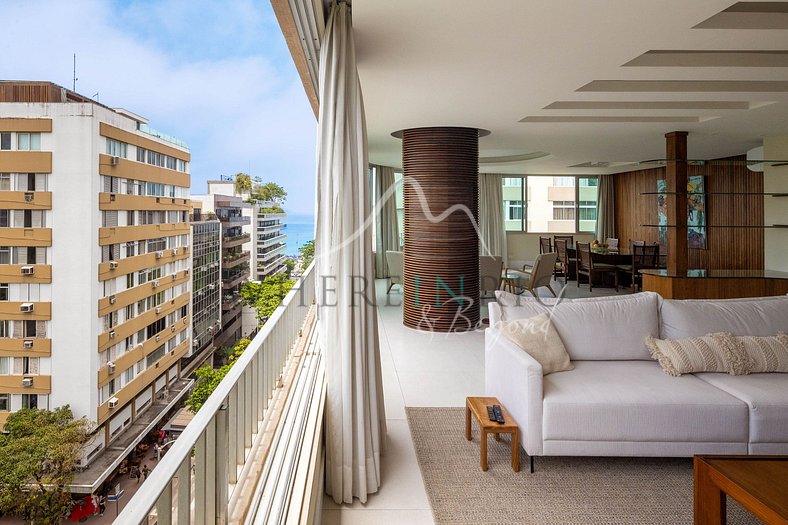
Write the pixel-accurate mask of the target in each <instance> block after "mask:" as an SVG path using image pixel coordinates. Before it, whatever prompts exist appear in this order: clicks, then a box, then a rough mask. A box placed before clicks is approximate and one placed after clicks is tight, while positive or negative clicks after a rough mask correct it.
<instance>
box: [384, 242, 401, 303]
mask: <svg viewBox="0 0 788 525" xmlns="http://www.w3.org/2000/svg"><path fill="white" fill-rule="evenodd" d="M404 259H405V254H404V253H403V252H397V251H393V250H387V251H386V264H388V267H389V288H388V290H386V293H387V294H388V293H389V292H390V291H391V288H392V287H393V286H394V285H395V284H398V285H400V286H402V271H403V266H404Z"/></svg>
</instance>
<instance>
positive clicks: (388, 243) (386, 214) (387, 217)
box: [375, 166, 399, 279]
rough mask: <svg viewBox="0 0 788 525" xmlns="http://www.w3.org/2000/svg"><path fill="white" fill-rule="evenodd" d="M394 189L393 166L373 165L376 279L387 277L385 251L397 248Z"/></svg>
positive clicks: (397, 227) (387, 269) (397, 233)
mask: <svg viewBox="0 0 788 525" xmlns="http://www.w3.org/2000/svg"><path fill="white" fill-rule="evenodd" d="M394 190H395V185H394V168H389V167H388V166H375V206H376V210H375V211H376V213H375V227H376V228H377V231H376V233H377V235H376V236H375V239H376V241H377V243H376V246H375V273H376V275H375V277H377V278H378V279H383V278H386V277H389V267H388V263H387V262H386V251H387V250H394V251H397V250H399V224H398V223H397V201H396V195H395V193H394Z"/></svg>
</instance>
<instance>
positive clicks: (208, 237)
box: [185, 201, 222, 368]
mask: <svg viewBox="0 0 788 525" xmlns="http://www.w3.org/2000/svg"><path fill="white" fill-rule="evenodd" d="M190 245H191V247H192V347H191V349H190V351H189V352H187V354H186V356H185V358H188V360H189V362H190V363H192V362H194V363H195V364H194V366H197V362H202V361H203V360H204V359H205V358H207V357H208V356H209V355H210V354H211V353H212V352H213V349H214V348H215V346H214V344H213V342H214V339H215V338H216V337H217V336H218V335H219V332H220V331H221V329H222V225H221V222H219V219H218V218H217V217H216V215H215V214H213V213H203V212H202V203H200V202H196V201H195V202H194V203H192V216H191V242H190ZM189 368H192V367H189Z"/></svg>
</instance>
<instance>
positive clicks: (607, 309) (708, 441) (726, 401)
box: [485, 292, 788, 457]
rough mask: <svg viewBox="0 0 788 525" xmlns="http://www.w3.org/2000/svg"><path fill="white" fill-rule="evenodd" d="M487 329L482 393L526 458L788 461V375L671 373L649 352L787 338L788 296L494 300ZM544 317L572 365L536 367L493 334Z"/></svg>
mask: <svg viewBox="0 0 788 525" xmlns="http://www.w3.org/2000/svg"><path fill="white" fill-rule="evenodd" d="M489 309H490V314H489V315H490V326H491V327H490V328H488V329H487V331H486V333H485V382H486V394H487V395H488V396H495V397H497V398H498V399H499V401H500V402H501V403H502V404H503V405H504V406H505V407H506V408H507V409H508V410H509V412H510V413H511V414H512V416H513V417H514V418H515V420H516V421H517V423H518V425H519V426H520V430H521V432H522V435H521V442H522V444H523V447H524V449H525V451H526V452H527V453H528V454H529V455H531V456H558V455H561V456H665V457H681V456H692V455H693V454H788V374H780V373H768V374H750V375H739V376H732V375H728V374H723V373H697V374H688V375H683V376H681V377H672V376H669V375H667V374H666V373H665V372H663V370H662V368H660V366H659V364H658V363H657V362H656V361H654V360H653V359H652V358H651V356H650V354H649V351H648V349H647V348H646V345H645V339H646V337H647V336H648V335H651V336H654V337H660V338H662V339H679V338H685V337H695V336H702V335H706V334H708V333H712V332H721V331H727V332H731V333H732V334H733V335H758V336H766V335H776V334H777V333H778V332H781V331H782V332H788V297H784V296H783V297H766V298H757V299H737V300H719V301H712V300H708V301H707V300H698V301H694V300H693V301H672V300H663V299H662V298H661V297H660V296H658V295H657V294H654V293H648V292H646V293H639V294H635V295H630V296H615V297H603V298H593V299H575V300H563V301H560V300H559V301H551V300H544V301H537V300H535V299H527V298H525V297H522V296H515V295H512V294H506V293H499V294H498V300H497V302H495V303H491V304H490V305H489ZM544 312H549V314H550V316H551V320H552V323H553V325H554V326H555V328H556V330H557V331H558V334H559V335H560V337H561V340H562V341H563V343H564V346H565V347H566V349H567V351H568V353H569V356H570V358H571V359H572V363H573V364H574V370H571V371H564V372H556V373H552V374H548V375H546V376H543V375H542V368H541V365H540V364H539V363H538V362H537V361H536V360H534V359H533V358H532V357H531V356H530V355H528V354H527V353H526V352H524V351H523V350H522V349H521V348H519V347H518V346H517V345H515V344H514V343H513V342H512V341H511V340H510V339H508V338H507V337H506V336H504V335H503V334H502V333H501V332H500V331H499V330H498V329H496V328H495V326H496V324H497V323H498V322H499V321H506V320H512V319H524V318H529V317H533V316H536V315H538V314H541V313H544Z"/></svg>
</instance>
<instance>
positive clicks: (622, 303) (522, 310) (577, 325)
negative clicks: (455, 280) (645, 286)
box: [496, 292, 659, 361]
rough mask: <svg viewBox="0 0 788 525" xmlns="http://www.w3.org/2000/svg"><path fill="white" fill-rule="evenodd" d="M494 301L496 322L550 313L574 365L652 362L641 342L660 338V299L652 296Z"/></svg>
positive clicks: (499, 297) (507, 298)
mask: <svg viewBox="0 0 788 525" xmlns="http://www.w3.org/2000/svg"><path fill="white" fill-rule="evenodd" d="M496 298H497V301H498V304H499V305H500V310H501V316H500V317H501V318H500V319H498V320H502V321H511V320H514V319H528V318H530V317H535V316H537V315H540V314H543V313H548V314H549V315H550V320H551V321H552V323H553V326H555V329H556V331H557V332H558V335H560V336H561V340H562V341H563V343H564V346H565V347H566V351H567V352H568V353H569V357H570V358H571V359H572V360H573V361H575V360H612V359H646V360H649V361H650V360H651V357H650V355H649V351H648V349H647V348H646V343H645V340H646V337H648V336H657V335H658V334H659V306H658V305H659V296H658V295H657V294H655V293H653V292H643V293H638V294H634V295H625V296H607V297H599V298H597V297H589V298H585V299H557V300H556V299H553V300H549V299H544V300H542V299H540V300H536V299H526V298H524V297H522V296H519V295H513V294H505V293H496Z"/></svg>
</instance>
